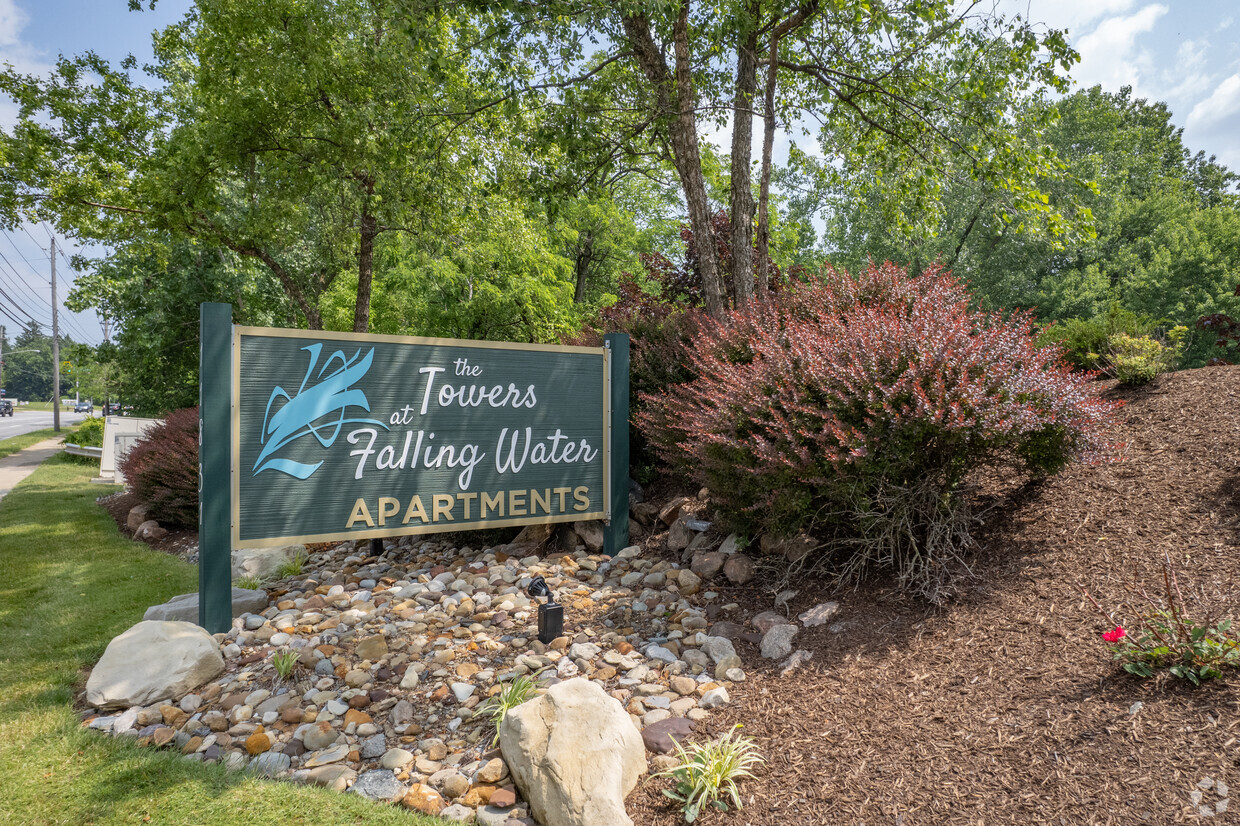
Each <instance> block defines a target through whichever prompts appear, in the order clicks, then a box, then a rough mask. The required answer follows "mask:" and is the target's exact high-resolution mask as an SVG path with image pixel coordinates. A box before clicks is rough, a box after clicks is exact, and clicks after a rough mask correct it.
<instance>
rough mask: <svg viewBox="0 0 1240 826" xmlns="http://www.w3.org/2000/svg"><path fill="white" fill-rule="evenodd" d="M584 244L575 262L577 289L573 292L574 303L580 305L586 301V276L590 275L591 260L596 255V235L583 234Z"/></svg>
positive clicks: (579, 247) (578, 247)
mask: <svg viewBox="0 0 1240 826" xmlns="http://www.w3.org/2000/svg"><path fill="white" fill-rule="evenodd" d="M581 237H582V239H583V240H582V243H581V244H579V245H578V246H577V257H576V260H575V261H574V271H575V274H576V285H577V286H576V289H575V290H573V303H574V304H580V303H581V302H583V301H585V300H586V276H587V275H589V273H590V259H591V258H592V257H593V255H594V233H592V232H583V233H582V234H581Z"/></svg>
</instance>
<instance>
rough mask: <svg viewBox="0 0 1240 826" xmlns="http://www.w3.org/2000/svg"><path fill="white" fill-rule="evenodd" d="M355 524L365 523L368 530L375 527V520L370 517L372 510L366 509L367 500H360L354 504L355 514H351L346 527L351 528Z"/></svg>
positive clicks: (345, 524)
mask: <svg viewBox="0 0 1240 826" xmlns="http://www.w3.org/2000/svg"><path fill="white" fill-rule="evenodd" d="M354 522H365V523H366V527H368V528H373V527H374V526H375V520H374V519H373V518H371V516H370V508H368V507H366V500H365V499H358V500H357V501H356V502H354V503H353V513H351V514H349V521H348V522H345V523H344V526H345V527H346V528H351V527H353V523H354Z"/></svg>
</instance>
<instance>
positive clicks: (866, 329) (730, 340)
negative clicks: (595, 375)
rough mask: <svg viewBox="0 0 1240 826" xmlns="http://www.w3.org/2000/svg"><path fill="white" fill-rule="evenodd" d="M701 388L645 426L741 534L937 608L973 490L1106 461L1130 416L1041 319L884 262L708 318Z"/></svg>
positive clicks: (697, 372)
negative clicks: (976, 301)
mask: <svg viewBox="0 0 1240 826" xmlns="http://www.w3.org/2000/svg"><path fill="white" fill-rule="evenodd" d="M686 353H687V358H688V360H689V366H690V372H691V373H692V374H693V375H694V376H695V378H694V379H693V380H692V381H689V382H687V383H685V384H681V385H677V386H675V387H672V388H669V389H667V390H666V391H661V392H658V393H651V394H647V395H646V396H645V397H644V398H643V402H644V409H642V410H640V411H639V413H638V416H637V419H638V423H639V426H640V427H641V428H642V429H643V430H644V431H645V433H646V434H647V436H648V437H649V438H650V440H651V442H652V443H653V444H655V445H656V446H657V447H658V449H659V452H660V455H661V457H662V458H663V459H664V460H665V461H667V462H668V463H669V464H671V465H672V466H673V468H675V469H677V470H678V471H680V472H681V473H683V474H684V475H686V476H688V477H690V478H692V479H693V480H694V482H695V483H697V484H701V485H704V486H706V487H708V488H710V491H711V502H712V504H713V505H715V506H716V507H717V509H718V512H719V515H720V518H721V521H722V522H723V523H725V524H726V526H727V527H728V528H729V529H731V530H734V531H736V532H737V533H740V534H743V535H746V536H750V537H754V536H760V535H763V534H769V535H771V536H774V537H777V538H778V537H788V536H794V535H796V534H798V533H802V532H803V533H805V534H808V535H810V536H811V537H814V538H815V539H817V540H819V541H818V543H817V544H818V545H819V547H821V548H824V549H825V552H824V553H818V554H813V555H811V556H810V557H807V559H806V562H805V564H808V565H818V564H820V563H821V564H823V565H824V566H826V565H830V566H832V567H834V570H835V571H836V572H837V573H838V575H839V576H840V577H841V579H843V580H845V581H849V582H856V581H858V580H860V579H862V578H863V577H864V576H865V575H866V574H867V573H868V572H870V571H871V570H876V569H887V570H891V571H893V572H894V573H895V574H896V576H897V579H898V581H899V583H900V584H901V585H902V586H904V587H906V588H907V589H909V590H912V591H914V592H917V593H920V594H922V595H923V596H925V597H926V598H928V599H930V600H931V601H932V602H939V601H942V600H943V599H945V598H947V597H949V596H950V595H951V593H952V590H953V579H954V577H955V575H956V574H958V573H959V572H960V571H962V570H964V559H963V555H964V553H965V552H966V551H968V550H970V549H971V548H972V546H973V541H972V538H971V536H970V525H971V524H972V523H973V520H972V519H971V517H970V514H969V512H968V507H967V506H968V497H967V495H966V494H967V489H966V485H965V482H966V477H967V476H968V475H969V474H971V473H974V472H975V471H977V470H978V469H981V468H986V467H1002V466H1015V467H1017V468H1021V469H1023V470H1025V471H1027V472H1028V473H1030V474H1033V475H1035V476H1045V475H1049V474H1053V473H1057V472H1059V471H1060V470H1062V469H1063V468H1064V467H1065V466H1066V465H1067V464H1068V463H1070V462H1073V461H1077V460H1086V461H1096V460H1101V459H1104V458H1106V457H1107V456H1108V455H1109V452H1110V448H1111V445H1110V444H1108V442H1107V439H1106V434H1107V430H1108V428H1109V426H1110V425H1111V423H1112V421H1113V418H1114V417H1113V411H1114V410H1115V409H1116V407H1118V403H1116V402H1108V401H1103V400H1102V399H1100V398H1099V397H1098V396H1097V395H1096V391H1095V388H1094V387H1093V386H1092V384H1091V382H1090V378H1091V375H1090V374H1080V373H1076V374H1074V373H1072V371H1071V369H1070V367H1069V365H1068V364H1067V363H1066V362H1064V360H1063V359H1062V350H1061V349H1060V348H1059V347H1058V346H1056V345H1050V346H1044V347H1039V346H1038V345H1037V343H1036V342H1035V340H1034V337H1033V335H1032V320H1031V318H1030V317H1029V316H1028V315H1024V314H1019V313H1017V314H1013V315H1007V316H1003V315H999V314H991V313H986V312H982V311H980V310H976V309H973V308H972V307H971V306H970V296H969V294H968V292H967V290H966V289H965V287H964V285H963V284H961V283H960V282H959V281H957V280H956V279H954V278H953V277H952V276H951V275H950V274H948V273H946V272H944V271H942V270H938V269H934V268H932V269H930V270H928V271H926V272H925V273H923V274H921V275H918V276H915V277H909V276H907V275H906V274H905V273H904V272H903V271H902V270H901V269H900V268H899V267H896V266H894V265H892V264H887V265H884V266H882V267H874V266H872V267H870V269H868V270H866V271H865V272H862V273H860V274H858V275H855V276H853V275H849V274H848V273H843V272H836V271H834V270H827V271H826V272H824V273H823V274H822V275H821V276H819V277H816V278H814V279H811V280H809V281H808V282H806V283H801V284H799V285H797V286H796V287H794V288H789V289H788V290H786V291H784V292H781V293H779V294H778V295H777V296H774V297H771V298H770V299H768V300H766V301H762V302H758V303H756V304H754V305H752V306H751V307H748V308H746V310H745V312H736V313H732V314H729V315H728V316H727V317H726V318H725V319H723V320H719V321H716V320H712V319H709V318H705V317H701V318H699V319H698V329H697V331H696V333H695V334H694V336H693V342H692V346H690V347H688V348H687V350H686Z"/></svg>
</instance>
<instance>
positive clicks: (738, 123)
mask: <svg viewBox="0 0 1240 826" xmlns="http://www.w3.org/2000/svg"><path fill="white" fill-rule="evenodd" d="M758 10H759V8H758V2H757V0H750V2H749V3H747V4H746V6H745V15H746V21H745V22H746V28H745V30H744V31H742V32H741V41H740V43H739V44H738V47H737V53H736V97H735V98H734V99H733V103H732V173H731V188H732V198H731V201H732V202H731V210H730V211H731V216H730V217H731V221H732V239H731V243H732V273H731V275H732V291H733V294H734V295H735V296H736V306H737V307H738V308H740V307H744V306H745V305H746V304H748V303H749V302H750V300H752V299H753V209H754V204H753V193H752V192H751V191H750V188H749V187H750V184H749V180H750V179H749V161H750V159H751V158H752V156H753V97H754V90H755V89H756V88H757V85H758V54H757V52H758Z"/></svg>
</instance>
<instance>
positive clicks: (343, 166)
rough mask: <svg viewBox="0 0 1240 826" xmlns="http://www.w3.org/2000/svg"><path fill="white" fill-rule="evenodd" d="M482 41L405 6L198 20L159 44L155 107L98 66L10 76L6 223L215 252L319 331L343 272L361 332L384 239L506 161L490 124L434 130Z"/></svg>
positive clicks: (214, 14)
mask: <svg viewBox="0 0 1240 826" xmlns="http://www.w3.org/2000/svg"><path fill="white" fill-rule="evenodd" d="M476 35H477V31H476V26H475V24H474V21H473V20H472V19H471V18H469V17H468V16H464V15H461V16H455V17H454V16H452V15H450V14H447V13H443V12H442V10H435V9H431V8H429V7H428V8H423V9H420V10H419V9H413V8H411V7H407V6H405V5H404V4H402V3H399V2H397V0H341V1H340V2H332V3H324V2H320V0H272V2H263V3H252V2H247V1H245V0H202V2H199V3H198V4H197V5H196V6H195V8H194V10H193V11H191V12H190V14H189V15H188V16H187V17H186V19H185V20H184V21H183V22H182V23H180V24H178V25H175V26H172V27H170V28H168V29H167V30H165V31H163V32H162V33H160V34H159V35H158V36H157V39H156V58H157V63H156V65H155V66H154V67H152V69H151V74H152V77H151V78H150V80H149V82H151V83H152V84H153V88H147V87H145V86H144V85H143V84H142V83H141V82H138V81H135V80H132V79H131V78H130V77H129V74H128V72H127V71H126V70H129V69H133V68H134V67H133V66H132V63H130V64H127V65H126V66H125V67H122V68H120V69H116V68H113V67H111V66H108V65H107V64H106V63H105V62H104V61H102V60H101V59H99V58H98V57H96V56H95V55H92V54H86V55H83V56H80V57H76V58H63V59H61V60H60V61H59V63H58V65H57V67H56V70H55V72H54V73H53V74H52V76H51V78H50V79H46V80H45V79H41V78H38V77H34V76H23V75H20V74H18V73H16V72H15V71H13V70H12V69H9V70H7V71H6V72H4V73H3V74H0V91H3V92H5V93H7V94H8V95H9V96H10V97H11V98H13V99H14V100H15V101H17V102H18V104H19V106H20V119H19V122H18V124H17V126H16V127H15V128H14V129H13V130H11V131H10V132H9V133H7V134H5V135H3V137H0V151H2V152H3V153H4V157H6V159H7V160H8V161H9V162H8V163H7V164H6V165H5V167H4V168H3V170H0V194H2V195H3V196H4V202H5V204H6V205H7V206H6V213H7V214H6V217H7V218H8V219H9V220H15V219H16V218H17V217H18V216H22V215H24V216H38V217H48V218H51V219H52V220H53V221H54V222H55V223H56V224H57V226H58V227H59V228H60V229H61V231H63V232H66V233H68V234H72V235H75V236H77V237H79V238H83V239H88V240H100V241H105V242H108V243H113V244H115V243H118V242H122V241H124V240H126V239H134V238H138V237H140V236H141V235H143V234H145V233H149V232H156V233H163V234H171V235H172V236H176V237H180V238H196V239H200V240H201V241H204V242H207V243H211V244H216V245H220V246H223V247H226V248H228V249H229V250H232V251H233V252H234V253H236V254H237V255H240V256H244V257H248V258H252V259H254V260H256V261H259V262H261V263H262V264H263V265H264V266H265V267H266V268H267V270H268V272H269V273H270V274H271V276H272V277H274V278H275V279H276V281H277V282H278V283H279V284H280V286H281V288H282V289H283V290H284V292H285V293H286V294H287V295H288V297H289V299H290V300H291V301H292V302H293V303H294V304H295V306H296V307H297V309H298V311H299V313H300V315H301V316H302V318H303V319H304V322H305V323H306V324H307V325H308V326H310V327H311V328H317V327H320V326H321V325H322V318H321V311H320V308H319V299H320V297H321V296H322V295H323V293H324V292H325V291H326V290H328V289H329V288H330V287H331V285H332V283H333V281H334V280H335V279H336V278H337V277H338V276H339V275H340V274H341V273H342V272H344V271H347V270H352V271H353V272H355V273H356V274H357V278H356V281H355V284H356V287H355V290H356V294H355V297H354V302H353V303H354V308H353V318H352V323H351V326H352V328H353V329H354V330H357V331H365V330H366V329H367V327H368V324H369V317H370V304H371V292H372V281H373V275H374V256H375V247H376V244H377V243H378V241H379V239H380V238H381V236H383V235H384V234H386V233H393V232H399V233H415V234H416V233H427V234H434V233H435V232H437V230H438V229H439V228H440V227H442V225H443V216H444V213H445V212H449V211H450V210H451V208H452V206H451V205H452V203H454V202H455V200H454V199H453V198H447V197H445V194H446V193H447V192H451V193H454V194H455V195H457V196H458V197H459V194H460V193H462V192H464V191H465V190H468V189H469V188H470V187H471V186H478V185H483V186H485V185H486V183H487V182H486V181H485V180H481V181H480V180H479V177H480V176H479V172H480V170H485V169H486V168H487V166H488V164H489V162H490V161H491V159H492V158H493V157H494V155H495V153H496V152H498V151H503V148H504V147H503V144H504V141H505V137H504V136H505V135H506V132H505V130H504V129H502V128H499V127H498V126H497V125H496V124H495V123H493V122H491V121H490V120H489V118H488V117H487V116H482V115H480V116H478V117H475V118H473V119H471V120H470V121H468V122H465V123H461V122H458V121H454V120H452V119H450V118H447V117H444V116H443V110H444V109H445V108H451V107H450V106H448V107H445V103H446V102H448V101H450V100H451V99H452V97H453V95H454V93H455V92H456V91H458V90H461V89H462V88H464V87H467V86H468V85H469V84H471V83H474V82H476V80H477V78H476V76H475V74H476V73H475V72H474V69H475V68H476V66H475V64H474V62H473V61H472V59H471V52H470V49H471V44H472V43H474V41H475V39H476ZM475 96H476V95H475ZM481 177H482V178H485V173H483V175H482V176H481Z"/></svg>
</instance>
